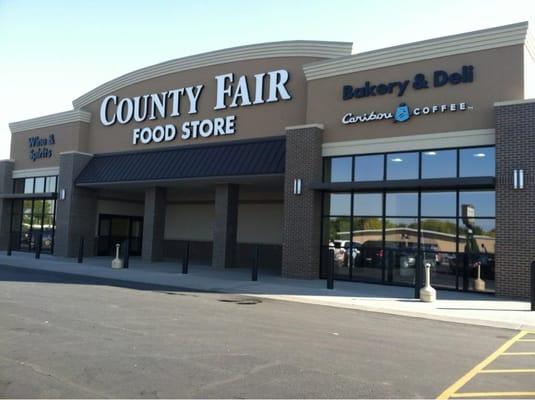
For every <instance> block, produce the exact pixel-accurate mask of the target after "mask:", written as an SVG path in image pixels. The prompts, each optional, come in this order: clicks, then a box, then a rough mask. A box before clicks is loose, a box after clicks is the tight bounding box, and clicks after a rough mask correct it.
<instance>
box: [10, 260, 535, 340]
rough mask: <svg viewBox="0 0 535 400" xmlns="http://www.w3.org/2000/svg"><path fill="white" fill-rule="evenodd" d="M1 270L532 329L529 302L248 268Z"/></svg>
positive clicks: (66, 263) (72, 265)
mask: <svg viewBox="0 0 535 400" xmlns="http://www.w3.org/2000/svg"><path fill="white" fill-rule="evenodd" d="M0 265H7V266H13V267H20V268H31V269H40V270H46V271H54V272H62V273H69V274H76V275H86V276H92V277H101V278H109V279H116V280H122V281H129V282H142V283H151V284H157V285H167V286H174V287H177V288H187V289H193V290H201V291H213V292H224V293H231V294H240V295H249V296H255V297H261V298H269V299H276V300H285V301H295V302H301V303H310V304H319V305H326V306H333V307H342V308H350V309H356V310H364V311H372V312H380V313H387V314H395V315H402V316H410V317H418V318H427V319H434V320H440V321H449V322H458V323H465V324H473V325H483V326H493V327H498V328H509V329H533V330H535V312H530V303H529V302H523V301H515V300H507V299H497V298H495V297H493V296H491V295H485V294H477V293H462V292H453V291H439V292H438V294H437V297H438V300H437V301H436V302H435V303H422V302H420V301H418V300H415V299H413V295H414V289H412V288H406V287H397V286H384V285H373V284H367V283H356V282H343V281H335V284H334V286H335V289H334V290H328V289H326V288H325V281H324V280H319V279H317V280H299V279H284V278H281V277H278V276H274V275H268V274H262V271H260V274H259V280H258V281H257V282H252V281H251V280H250V279H251V278H250V276H251V275H250V271H249V270H247V269H241V268H236V269H227V270H218V269H214V268H212V267H209V266H203V265H190V268H189V274H187V275H183V274H182V273H181V266H180V265H179V264H178V263H169V262H159V263H145V262H142V261H141V260H140V259H136V258H133V259H131V260H130V268H129V269H123V270H113V269H111V268H110V265H111V258H110V257H93V258H87V259H85V260H84V263H83V264H77V263H76V261H75V260H73V259H66V258H58V257H52V256H48V255H44V254H43V255H42V256H41V259H39V260H36V259H34V258H33V254H28V253H13V255H12V256H7V255H6V253H5V252H1V253H0Z"/></svg>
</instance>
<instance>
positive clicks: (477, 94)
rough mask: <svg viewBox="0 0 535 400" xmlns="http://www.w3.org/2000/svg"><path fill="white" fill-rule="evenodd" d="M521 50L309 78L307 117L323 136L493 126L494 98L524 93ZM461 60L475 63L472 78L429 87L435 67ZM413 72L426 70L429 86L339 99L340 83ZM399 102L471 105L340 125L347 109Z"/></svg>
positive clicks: (453, 66)
mask: <svg viewBox="0 0 535 400" xmlns="http://www.w3.org/2000/svg"><path fill="white" fill-rule="evenodd" d="M522 53H523V46H522V45H515V46H508V47H501V48H497V49H491V50H484V51H478V52H472V53H466V54H459V55H452V56H448V57H439V58H435V59H431V60H425V61H419V62H411V63H407V64H401V65H395V66H389V67H384V68H378V69H373V70H368V71H361V72H356V73H351V74H345V75H339V76H334V77H328V78H322V79H316V80H312V81H310V82H309V83H308V108H307V123H322V124H324V126H325V132H324V136H323V141H324V142H337V141H348V140H359V139H375V138H384V137H396V136H405V135H415V134H423V133H438V132H450V131H461V130H472V129H485V128H494V116H493V103H494V102H496V101H500V100H508V99H520V98H522V97H523V94H524V88H523V54H522ZM463 65H473V66H474V82H472V83H461V84H458V85H450V84H447V85H445V86H442V87H438V88H435V87H432V75H433V72H434V71H436V70H444V71H447V72H448V73H452V72H460V70H461V68H462V66H463ZM417 73H423V74H425V75H426V78H427V80H428V82H429V83H430V85H429V88H428V89H421V90H414V89H413V88H412V87H411V86H409V87H408V88H407V90H406V92H405V94H404V95H403V96H402V97H398V96H397V94H395V93H392V94H386V95H382V96H375V97H364V98H359V99H355V98H353V99H350V100H343V99H342V88H343V86H344V85H352V86H354V87H360V86H363V85H364V84H365V82H366V81H370V82H371V84H380V83H389V82H393V81H404V80H411V84H412V81H413V79H414V76H415V75H416V74H417ZM402 102H405V103H407V104H408V105H409V107H416V106H427V105H440V104H449V103H455V102H467V103H468V104H469V105H472V106H473V107H474V109H473V110H468V111H463V112H455V113H452V112H446V113H442V114H440V113H439V114H435V115H427V116H419V117H411V119H410V120H409V121H406V122H403V123H394V122H393V120H384V121H373V122H365V123H358V124H353V125H344V124H342V122H341V121H342V117H343V116H344V114H346V113H349V112H351V113H353V114H355V115H360V114H364V113H370V112H371V111H375V112H392V113H394V111H395V109H396V107H397V106H398V104H399V103H402Z"/></svg>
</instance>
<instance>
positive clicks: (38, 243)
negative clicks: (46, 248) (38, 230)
mask: <svg viewBox="0 0 535 400" xmlns="http://www.w3.org/2000/svg"><path fill="white" fill-rule="evenodd" d="M41 241H42V238H41V235H40V234H37V235H36V237H35V258H36V259H39V258H41Z"/></svg>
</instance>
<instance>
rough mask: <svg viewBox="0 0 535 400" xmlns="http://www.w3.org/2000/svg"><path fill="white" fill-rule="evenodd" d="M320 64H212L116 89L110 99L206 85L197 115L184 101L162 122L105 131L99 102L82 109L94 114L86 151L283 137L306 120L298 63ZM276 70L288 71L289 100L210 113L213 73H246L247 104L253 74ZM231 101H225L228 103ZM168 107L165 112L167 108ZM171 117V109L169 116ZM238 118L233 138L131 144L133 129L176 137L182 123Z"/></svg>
mask: <svg viewBox="0 0 535 400" xmlns="http://www.w3.org/2000/svg"><path fill="white" fill-rule="evenodd" d="M316 60H318V59H317V58H311V57H285V58H264V59H258V60H247V61H241V62H234V63H227V64H221V65H216V66H210V67H205V68H200V69H196V70H189V71H182V72H177V73H173V74H169V75H165V76H161V77H157V78H153V79H150V80H147V81H143V82H140V83H137V84H134V85H131V86H128V87H125V88H122V89H120V90H117V91H114V92H113V93H110V94H113V95H117V96H119V97H120V98H124V97H133V96H142V95H145V94H150V93H159V92H162V91H168V90H173V89H177V88H182V87H186V86H191V85H199V84H204V88H203V90H202V93H201V95H200V99H199V102H198V111H199V112H198V113H197V114H192V115H189V114H188V113H187V109H188V106H189V103H188V102H187V100H186V99H183V100H182V105H181V115H180V116H179V117H168V118H166V119H156V120H152V121H149V120H146V121H144V122H139V123H138V122H135V121H133V122H130V123H128V124H125V125H120V124H118V123H116V124H114V125H112V126H109V127H106V126H103V125H102V124H101V122H100V116H99V115H100V106H101V102H102V99H103V98H104V97H102V98H101V99H99V100H97V101H95V102H93V103H91V104H89V105H87V106H85V107H83V109H84V110H86V111H90V112H91V113H92V114H93V119H92V123H91V127H90V132H89V133H90V137H89V144H88V149H89V152H91V153H102V152H111V151H126V150H146V149H149V148H165V147H169V146H177V145H189V144H200V143H221V142H223V141H226V140H238V139H250V138H258V137H265V136H273V135H282V134H284V128H285V127H286V126H289V125H299V124H302V123H304V121H305V113H306V81H305V77H304V73H303V70H302V67H301V66H302V64H305V63H309V62H313V61H316ZM278 69H286V70H287V71H288V72H289V81H288V83H287V84H286V88H287V89H288V91H289V93H290V95H291V96H292V99H291V100H286V101H278V102H275V103H264V104H257V105H250V106H241V107H237V108H227V109H224V110H214V109H213V108H214V106H215V104H216V80H215V79H214V77H215V76H216V75H222V74H226V73H230V72H232V73H234V82H235V83H236V81H237V79H238V78H239V76H240V75H247V77H248V83H249V87H250V95H251V101H252V100H254V74H257V73H262V72H268V71H273V70H278ZM267 93H268V78H267V76H266V78H265V82H264V97H265V98H267ZM228 103H230V101H228V102H227V104H228ZM170 107H171V106H170V104H168V110H170ZM168 114H170V111H169V112H168ZM227 115H236V133H235V134H233V135H227V136H219V137H209V138H198V139H189V140H181V139H180V138H179V137H177V139H176V140H174V141H172V142H168V143H163V142H162V143H150V144H137V145H134V144H132V131H133V129H134V128H142V127H145V126H150V127H154V126H157V125H162V124H166V123H173V124H175V125H176V126H177V128H178V129H177V130H178V134H177V136H179V135H180V127H181V125H182V123H183V122H185V121H193V120H200V119H205V118H215V117H224V116H227Z"/></svg>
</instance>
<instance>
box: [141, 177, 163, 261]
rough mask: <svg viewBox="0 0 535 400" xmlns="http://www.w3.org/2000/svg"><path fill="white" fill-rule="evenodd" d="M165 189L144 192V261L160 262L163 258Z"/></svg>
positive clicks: (152, 189)
mask: <svg viewBox="0 0 535 400" xmlns="http://www.w3.org/2000/svg"><path fill="white" fill-rule="evenodd" d="M165 197H166V189H165V188H161V187H151V188H149V189H147V190H145V212H144V215H143V242H142V247H141V256H142V258H143V260H145V261H160V260H161V259H162V257H163V248H164V239H163V236H164V229H165V207H166V204H165Z"/></svg>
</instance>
